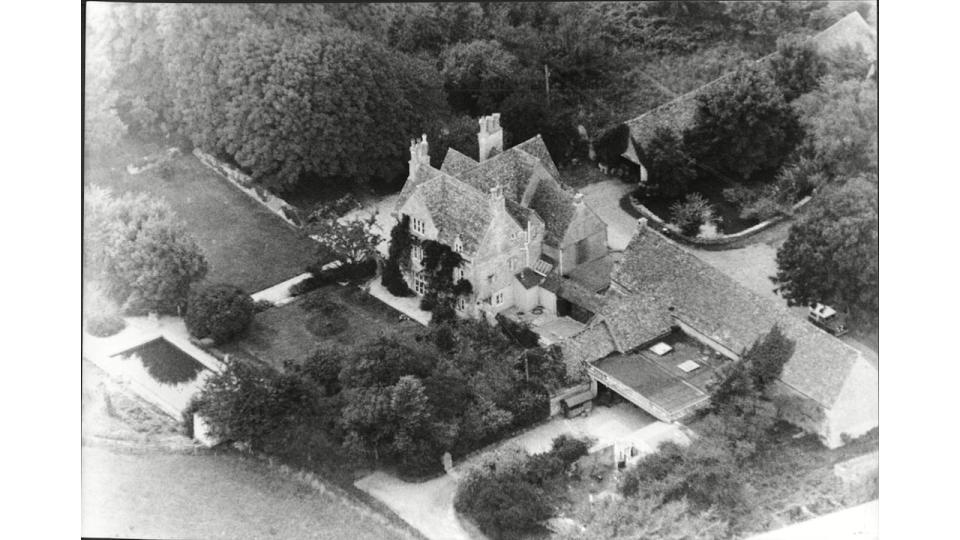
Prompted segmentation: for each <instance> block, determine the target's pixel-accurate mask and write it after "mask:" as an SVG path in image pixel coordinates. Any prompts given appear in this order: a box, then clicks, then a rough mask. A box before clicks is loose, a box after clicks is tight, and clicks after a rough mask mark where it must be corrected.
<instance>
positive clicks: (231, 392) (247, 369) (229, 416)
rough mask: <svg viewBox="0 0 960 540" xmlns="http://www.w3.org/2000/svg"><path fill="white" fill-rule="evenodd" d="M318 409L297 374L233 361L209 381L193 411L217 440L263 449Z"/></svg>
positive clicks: (311, 392) (197, 398)
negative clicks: (279, 432)
mask: <svg viewBox="0 0 960 540" xmlns="http://www.w3.org/2000/svg"><path fill="white" fill-rule="evenodd" d="M316 405H317V396H316V394H315V392H314V389H312V388H310V387H309V385H307V384H305V383H304V382H303V380H302V378H301V377H299V376H298V375H296V374H278V373H277V372H276V371H274V370H273V369H270V368H267V367H262V366H259V365H255V364H252V363H246V362H242V361H237V360H232V361H229V362H227V365H226V369H224V370H223V372H220V373H215V374H214V375H213V376H212V377H210V378H209V379H207V382H206V384H205V385H204V387H203V389H202V390H201V391H200V394H199V395H198V396H197V397H196V398H195V399H194V403H192V404H191V405H190V409H191V410H194V411H196V412H198V413H200V414H201V415H202V416H203V417H204V418H205V419H206V420H207V421H208V422H209V424H210V428H211V432H212V433H211V434H212V435H213V436H215V437H219V438H222V439H224V440H233V441H245V442H249V443H251V444H252V445H253V446H254V448H257V449H261V448H262V446H263V442H264V439H265V438H266V437H267V436H268V435H269V434H270V433H272V432H273V431H275V430H278V429H281V428H283V427H284V426H286V425H288V424H289V423H290V422H293V421H295V420H296V419H297V417H298V416H301V417H303V416H306V415H309V414H311V413H313V412H315V409H316Z"/></svg>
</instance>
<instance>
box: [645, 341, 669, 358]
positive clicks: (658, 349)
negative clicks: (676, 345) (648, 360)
mask: <svg viewBox="0 0 960 540" xmlns="http://www.w3.org/2000/svg"><path fill="white" fill-rule="evenodd" d="M672 350H673V347H671V346H669V345H667V344H666V343H664V342H662V341H661V342H660V343H657V344H656V345H654V346H653V347H650V351H651V352H653V353H655V354H656V355H657V356H663V355H665V354H667V353H668V352H670V351H672Z"/></svg>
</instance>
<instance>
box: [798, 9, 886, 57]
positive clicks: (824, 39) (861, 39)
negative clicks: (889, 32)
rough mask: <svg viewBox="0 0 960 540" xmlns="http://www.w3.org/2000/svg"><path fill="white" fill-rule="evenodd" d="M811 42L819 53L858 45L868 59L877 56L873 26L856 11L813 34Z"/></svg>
mask: <svg viewBox="0 0 960 540" xmlns="http://www.w3.org/2000/svg"><path fill="white" fill-rule="evenodd" d="M813 42H814V44H815V45H816V47H817V50H818V51H819V52H820V53H821V54H830V53H832V52H834V51H836V50H837V49H840V48H841V47H851V46H852V47H856V46H860V47H862V48H863V52H865V53H866V54H867V57H868V58H869V59H870V60H875V59H876V58H877V37H876V35H875V33H874V31H873V28H871V27H870V25H869V24H867V21H865V20H863V17H862V16H861V15H860V14H859V13H857V12H856V11H854V12H852V13H850V14H849V15H847V16H846V17H844V18H842V19H840V20H839V21H837V22H836V23H834V24H832V25H831V26H830V27H829V28H827V29H826V30H824V31H823V32H820V33H819V34H817V35H816V36H814V38H813Z"/></svg>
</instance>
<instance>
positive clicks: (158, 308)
mask: <svg viewBox="0 0 960 540" xmlns="http://www.w3.org/2000/svg"><path fill="white" fill-rule="evenodd" d="M929 5H930V6H933V4H932V3H931V4H929ZM81 15H82V17H81V18H82V167H81V168H82V187H80V188H78V189H76V191H78V192H79V191H81V190H82V194H79V198H80V199H81V201H82V202H80V201H78V202H77V203H75V204H76V205H77V206H82V215H81V216H80V218H79V219H78V221H82V242H81V243H82V250H81V251H82V279H81V287H82V300H81V306H80V307H81V309H80V314H79V316H78V317H77V318H78V319H80V321H81V324H82V330H80V329H75V330H72V332H74V333H75V334H76V333H79V332H82V337H81V338H80V340H79V341H80V342H81V349H82V351H81V364H82V366H81V370H80V377H79V379H80V381H79V382H80V384H81V404H80V405H81V423H80V424H81V425H80V436H81V448H80V484H81V485H80V490H79V491H80V536H82V537H86V538H151V539H154V538H156V539H224V540H227V539H229V540H246V539H291V540H299V539H305V540H309V539H351V540H367V539H370V540H380V539H398V540H399V539H412V540H423V539H426V540H486V539H489V540H547V539H552V540H574V539H591V540H592V539H624V540H625V539H649V540H681V539H691V540H714V539H716V540H727V539H731V540H732V539H737V540H786V539H836V540H848V539H849V540H854V539H855V540H869V539H877V538H879V523H880V517H879V516H880V513H879V447H880V437H879V417H880V414H879V411H880V377H879V343H880V333H879V312H880V310H879V281H880V280H879V274H880V271H879V263H880V240H879V169H880V168H879V161H880V160H879V146H880V139H879V132H880V131H879V112H880V109H879V58H878V52H879V47H878V43H879V39H878V36H879V32H878V20H879V17H880V10H879V6H878V3H877V2H876V1H817V0H809V1H743V0H735V1H717V0H701V1H686V0H664V1H634V2H456V3H454V2H418V3H304V4H294V3H278V4H268V3H224V4H220V3H123V2H109V1H105V2H92V1H90V2H83V3H82V13H81ZM884 37H885V38H887V37H888V35H887V34H886V33H885V34H884ZM885 53H886V50H885ZM948 64H949V62H944V63H943V65H942V66H941V68H942V69H949V68H950V66H949V65H948ZM71 99H75V98H71ZM73 107H76V105H73ZM887 110H889V109H885V113H886V111H887ZM885 118H886V117H885ZM885 125H886V124H885ZM954 140H955V137H954ZM885 150H886V152H885V153H884V155H885V157H886V156H887V155H889V150H890V147H889V146H885ZM885 166H886V162H885ZM895 180H896V181H897V182H899V183H901V184H906V185H910V186H912V185H918V184H912V183H911V182H914V181H917V180H919V179H918V178H909V177H902V176H901V177H898V178H896V179H895ZM943 180H944V181H946V178H943ZM74 181H75V180H74ZM74 185H76V184H74ZM885 185H886V184H885ZM887 200H888V201H890V195H889V194H888V199H887ZM40 206H41V207H42V204H41V205H40ZM41 207H37V208H36V209H35V211H38V212H40V211H42V209H41ZM890 217H891V216H890V215H888V218H890ZM34 219H36V218H34ZM898 220H899V221H900V225H901V226H904V227H905V226H908V225H907V224H909V227H911V229H910V230H916V231H918V232H923V231H925V230H926V229H921V228H919V227H921V226H922V223H919V224H918V223H916V222H915V221H913V220H911V219H910V218H903V217H898ZM888 222H889V219H888ZM912 227H917V228H916V229H913V228H912ZM953 228H954V229H955V223H954V224H953ZM887 230H891V229H890V228H887V229H885V235H886V231H887ZM888 255H889V253H888ZM888 260H889V257H888ZM65 263H66V264H73V261H65ZM885 271H886V270H885ZM885 282H886V281H885ZM74 288H76V287H75V286H74ZM886 290H889V289H888V288H885V291H886ZM885 294H886V293H885ZM885 304H887V303H886V302H885ZM887 306H888V308H887V310H886V311H887V312H889V311H890V310H891V308H890V307H889V304H887ZM917 317H920V315H919V314H918V315H917ZM74 326H75V327H76V324H75V323H74ZM891 329H892V325H891V324H890V323H887V322H885V336H887V335H888V334H889V333H890V332H891ZM899 333H901V335H903V334H905V332H899ZM933 334H934V333H933V332H925V333H923V334H919V335H913V336H912V338H915V339H917V340H918V341H919V340H930V339H937V338H934V337H933ZM49 336H50V337H48V338H46V339H51V337H52V338H53V340H55V339H56V338H55V337H53V334H50V335H49ZM945 347H949V345H945ZM74 350H75V349H74ZM885 350H887V351H888V352H889V350H888V349H887V348H886V343H885ZM945 354H946V356H949V354H950V353H949V352H946V353H945ZM74 358H75V357H74ZM908 360H911V361H912V360H915V359H914V358H904V357H903V356H899V355H898V356H897V357H896V358H894V361H896V362H904V363H905V362H907V361H908ZM943 360H947V358H943ZM887 375H888V380H889V377H890V374H889V373H888V374H887ZM954 379H955V378H954ZM74 388H75V386H74ZM71 391H72V392H75V389H74V390H71ZM885 392H886V388H885ZM73 403H74V404H73V405H71V407H75V402H73ZM901 405H904V406H906V407H907V408H914V409H916V410H914V411H913V412H914V413H917V414H919V413H920V412H924V411H926V410H927V409H930V408H933V407H927V408H926V409H924V411H920V410H919V409H923V408H924V407H926V406H925V405H920V404H918V403H917V402H916V401H912V400H910V399H903V403H902V404H901ZM69 410H70V411H75V410H76V409H74V408H71V409H69ZM889 410H890V408H889V407H885V413H886V412H887V411H889ZM71 414H73V413H71ZM921 434H922V430H920V429H918V430H917V438H916V439H915V440H913V439H911V441H912V442H919V441H921V440H922V439H921V437H920V435H921ZM890 438H891V436H890V433H887V437H886V439H888V440H889V439H890ZM73 441H75V439H73ZM73 441H71V442H70V448H71V450H70V451H71V452H73V453H74V454H75V450H73V449H74V448H75V447H74V446H72V444H75V442H73ZM885 470H890V469H888V468H887V467H885ZM887 488H888V490H889V489H890V485H889V484H888V485H887ZM890 508H892V507H890V506H887V507H885V513H886V512H887V511H888V509H890ZM51 515H52V514H51ZM885 525H886V522H885ZM949 536H950V535H949V534H948V535H945V536H943V537H949ZM921 537H923V536H917V538H921ZM885 538H895V536H893V535H887V534H885Z"/></svg>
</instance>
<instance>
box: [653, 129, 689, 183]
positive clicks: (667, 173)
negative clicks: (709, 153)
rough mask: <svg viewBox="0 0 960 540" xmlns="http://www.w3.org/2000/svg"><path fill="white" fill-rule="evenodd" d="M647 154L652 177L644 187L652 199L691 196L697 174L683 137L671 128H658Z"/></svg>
mask: <svg viewBox="0 0 960 540" xmlns="http://www.w3.org/2000/svg"><path fill="white" fill-rule="evenodd" d="M645 154H646V156H647V159H646V160H645V162H646V165H647V172H648V177H647V183H646V184H645V185H644V186H643V187H644V189H645V190H646V191H647V192H648V194H649V195H652V196H659V197H666V198H673V197H679V196H680V195H682V194H684V193H686V192H687V188H688V186H689V185H690V182H692V181H693V180H694V179H695V178H696V176H697V171H696V169H695V168H694V165H693V161H692V160H691V159H690V156H689V155H688V153H687V149H686V148H685V147H684V146H683V139H682V138H681V137H679V136H677V134H676V133H674V132H673V131H672V130H670V129H669V128H665V127H662V126H661V127H658V128H657V129H656V131H655V132H654V135H653V139H652V140H651V141H650V143H649V144H647V148H646V152H645Z"/></svg>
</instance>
